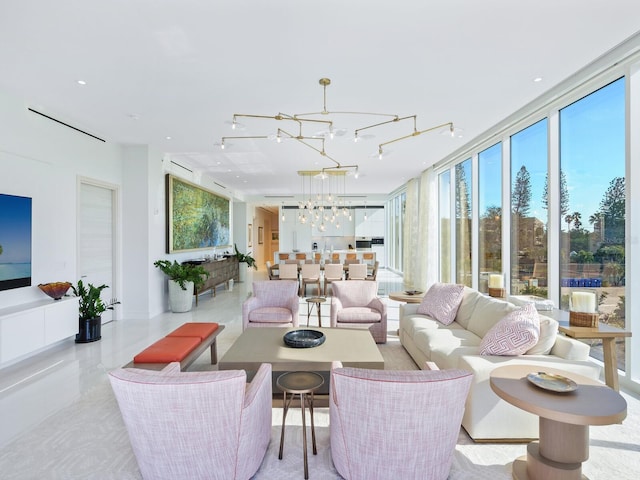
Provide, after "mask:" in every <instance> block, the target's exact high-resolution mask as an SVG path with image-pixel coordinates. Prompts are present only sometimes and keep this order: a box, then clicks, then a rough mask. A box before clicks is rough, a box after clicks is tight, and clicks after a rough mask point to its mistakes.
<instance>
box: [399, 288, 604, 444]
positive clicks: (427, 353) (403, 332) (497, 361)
mask: <svg viewBox="0 0 640 480" xmlns="http://www.w3.org/2000/svg"><path fill="white" fill-rule="evenodd" d="M418 307H419V304H406V305H401V306H400V329H399V334H400V342H401V343H402V345H403V346H404V348H405V349H406V350H407V352H409V354H410V355H411V356H412V357H413V359H414V360H415V362H416V363H417V364H418V365H420V366H421V368H422V367H423V366H424V365H425V362H427V361H431V362H435V364H436V365H437V366H438V367H439V368H440V369H445V368H460V369H465V370H469V371H472V372H473V373H474V379H473V383H472V386H471V391H470V393H469V397H468V398H467V403H466V406H465V413H464V417H463V419H462V426H463V427H464V428H465V430H466V431H467V433H468V434H469V435H470V436H471V438H473V439H474V440H475V441H500V440H504V441H525V440H530V439H534V438H538V417H537V416H535V415H532V414H530V413H527V412H525V411H523V410H521V409H519V408H517V407H514V406H513V405H510V404H509V403H507V402H506V401H504V400H502V399H500V398H499V397H498V396H497V395H496V394H495V393H494V392H493V390H491V386H490V385H489V375H490V373H491V371H492V370H493V369H494V368H496V367H498V366H502V365H510V364H528V365H532V366H533V368H532V371H536V370H537V371H544V369H545V368H546V367H554V368H559V369H562V370H566V371H568V372H574V373H577V374H580V375H584V376H586V377H589V378H594V379H598V378H599V377H600V367H599V366H598V365H597V364H595V363H593V362H591V361H590V360H589V347H588V346H587V345H586V344H584V343H581V342H578V341H576V340H574V339H571V338H568V337H565V336H564V335H561V334H558V322H556V321H555V320H554V319H552V318H550V317H547V316H545V315H542V314H540V312H539V314H540V339H539V341H538V344H537V345H536V346H534V347H532V348H531V349H530V350H528V351H527V352H526V353H525V354H524V355H519V356H492V355H480V353H479V352H480V348H479V346H480V342H481V340H482V337H483V336H484V335H485V334H486V333H487V331H488V330H489V329H490V328H491V327H492V326H493V325H495V324H496V323H497V322H498V321H500V320H501V319H502V318H503V317H504V316H505V315H507V314H508V313H510V312H512V311H513V310H515V309H517V308H519V307H517V306H515V305H513V304H511V303H509V302H506V301H503V300H499V299H496V298H492V297H488V296H486V295H484V294H482V293H480V292H478V291H476V290H473V289H471V288H467V287H465V291H464V295H463V299H462V302H461V304H460V307H459V309H458V312H457V314H456V318H455V320H454V322H453V323H451V324H450V325H448V326H445V325H443V324H442V323H440V322H438V321H437V320H434V319H432V318H430V317H428V316H426V315H421V314H418V313H417V310H418Z"/></svg>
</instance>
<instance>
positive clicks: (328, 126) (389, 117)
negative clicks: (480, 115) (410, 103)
mask: <svg viewBox="0 0 640 480" xmlns="http://www.w3.org/2000/svg"><path fill="white" fill-rule="evenodd" d="M318 83H319V84H320V85H321V86H322V93H323V108H322V110H321V111H318V112H307V113H295V114H287V113H282V112H280V113H278V114H276V115H258V114H245V113H234V114H233V120H232V121H231V128H232V129H234V130H237V129H238V128H239V126H240V124H239V122H238V119H239V118H254V119H264V120H275V121H277V122H282V123H283V125H284V124H288V125H293V126H294V127H297V131H296V132H295V133H291V132H290V131H289V130H287V129H285V128H282V127H278V128H277V130H276V132H275V134H273V133H272V134H270V135H253V136H224V137H222V139H221V141H220V143H219V144H218V145H219V146H220V148H222V149H224V148H225V145H226V142H227V140H243V139H272V140H275V141H276V142H278V143H280V142H281V141H282V140H283V139H292V140H295V141H297V142H299V143H301V144H303V145H305V146H306V147H308V148H310V149H313V150H315V151H316V152H317V153H319V154H320V155H322V156H323V157H324V158H326V159H327V160H329V161H331V162H333V164H334V165H333V167H328V168H332V169H336V170H338V171H340V170H342V169H347V170H349V168H352V167H354V168H355V169H356V170H357V165H352V166H349V167H346V166H343V165H342V164H341V163H340V162H339V161H338V160H336V159H335V158H333V157H332V156H331V155H328V154H327V152H326V150H325V139H326V138H327V137H328V138H329V139H332V138H334V136H336V135H344V134H345V133H346V131H345V130H343V129H335V128H334V124H333V120H325V119H319V118H313V117H317V116H321V117H322V116H330V115H331V116H340V115H357V116H375V117H380V118H386V120H383V121H381V122H377V123H373V124H371V125H366V126H363V127H360V128H357V129H355V131H354V133H353V140H354V141H355V142H358V141H359V140H360V139H361V138H363V134H362V132H363V131H365V130H369V129H373V128H378V127H381V126H384V125H389V124H392V123H400V122H404V121H406V120H413V130H412V131H411V132H409V133H408V134H406V135H402V136H400V137H397V138H392V139H389V140H387V141H385V142H382V143H380V144H379V145H378V152H377V155H378V157H379V158H382V157H383V156H384V155H385V153H388V152H386V151H385V147H386V146H387V145H389V144H391V143H395V142H400V141H402V140H407V139H409V138H413V137H416V136H418V135H421V134H423V133H427V132H432V131H435V130H443V129H447V130H448V132H449V133H450V134H451V136H454V133H455V129H454V127H453V122H446V123H443V124H441V125H436V126H434V127H430V128H427V129H424V130H418V128H417V115H409V116H404V117H401V116H400V115H397V114H393V113H380V112H360V111H340V110H339V111H329V110H328V109H327V87H328V86H329V85H331V79H329V78H321V79H320V80H319V81H318ZM311 126H313V127H315V128H317V127H318V126H321V127H323V128H324V130H323V131H321V132H317V133H315V134H306V133H305V132H304V131H305V127H311ZM324 170H326V169H323V172H324Z"/></svg>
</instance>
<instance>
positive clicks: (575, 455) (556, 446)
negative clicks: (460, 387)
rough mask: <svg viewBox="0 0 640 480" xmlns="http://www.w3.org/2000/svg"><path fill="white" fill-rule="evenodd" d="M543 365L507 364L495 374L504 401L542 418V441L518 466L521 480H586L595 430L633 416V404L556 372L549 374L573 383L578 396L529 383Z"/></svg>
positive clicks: (606, 389)
mask: <svg viewBox="0 0 640 480" xmlns="http://www.w3.org/2000/svg"><path fill="white" fill-rule="evenodd" d="M541 368H542V367H540V366H539V365H507V366H504V367H498V368H496V369H494V370H493V371H492V372H491V377H490V381H489V383H490V385H491V389H492V390H493V391H494V392H495V393H496V394H497V395H498V396H499V397H500V398H502V399H504V400H506V401H507V402H509V403H511V404H512V405H515V406H516V407H518V408H521V409H523V410H525V411H527V412H530V413H533V414H534V415H538V416H539V417H540V440H539V441H535V442H531V443H530V444H529V445H528V446H527V455H526V456H522V457H519V458H518V459H516V460H515V461H514V462H513V478H514V479H516V480H525V479H531V480H546V479H554V480H560V479H563V480H564V479H566V480H580V479H585V478H586V477H585V476H583V475H582V462H584V461H585V460H587V459H588V458H589V425H610V424H612V423H618V422H621V421H622V420H623V419H624V418H625V417H626V416H627V402H626V401H625V400H624V398H622V396H621V395H620V394H619V393H618V392H616V391H615V390H613V389H612V388H609V387H607V386H606V385H603V384H602V383H600V382H598V381H596V380H592V379H590V378H587V377H584V376H582V375H578V374H575V373H570V372H565V371H562V370H558V369H555V368H547V367H544V371H545V372H546V373H552V374H556V375H562V376H564V377H567V378H570V379H571V380H573V381H574V382H575V383H576V384H577V385H578V388H577V390H575V391H570V392H564V393H556V392H550V391H547V390H544V389H542V388H539V387H537V386H535V385H533V384H532V383H531V382H529V381H528V380H527V375H528V374H529V373H532V372H538V371H539V370H540V369H541Z"/></svg>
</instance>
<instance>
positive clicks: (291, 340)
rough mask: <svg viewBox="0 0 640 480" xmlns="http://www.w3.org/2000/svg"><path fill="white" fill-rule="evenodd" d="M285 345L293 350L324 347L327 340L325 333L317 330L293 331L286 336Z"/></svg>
mask: <svg viewBox="0 0 640 480" xmlns="http://www.w3.org/2000/svg"><path fill="white" fill-rule="evenodd" d="M283 339H284V343H285V345H287V346H288V347H293V348H310V347H317V346H318V345H322V344H323V343H324V340H325V336H324V333H322V332H319V331H317V330H309V329H300V330H291V331H290V332H287V333H285V334H284V337H283Z"/></svg>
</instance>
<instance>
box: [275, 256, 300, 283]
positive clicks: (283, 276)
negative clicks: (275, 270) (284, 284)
mask: <svg viewBox="0 0 640 480" xmlns="http://www.w3.org/2000/svg"><path fill="white" fill-rule="evenodd" d="M279 270H280V272H279V275H278V276H279V277H280V280H295V281H296V282H297V281H298V264H297V263H295V260H294V263H283V264H281V265H280V268H279Z"/></svg>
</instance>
